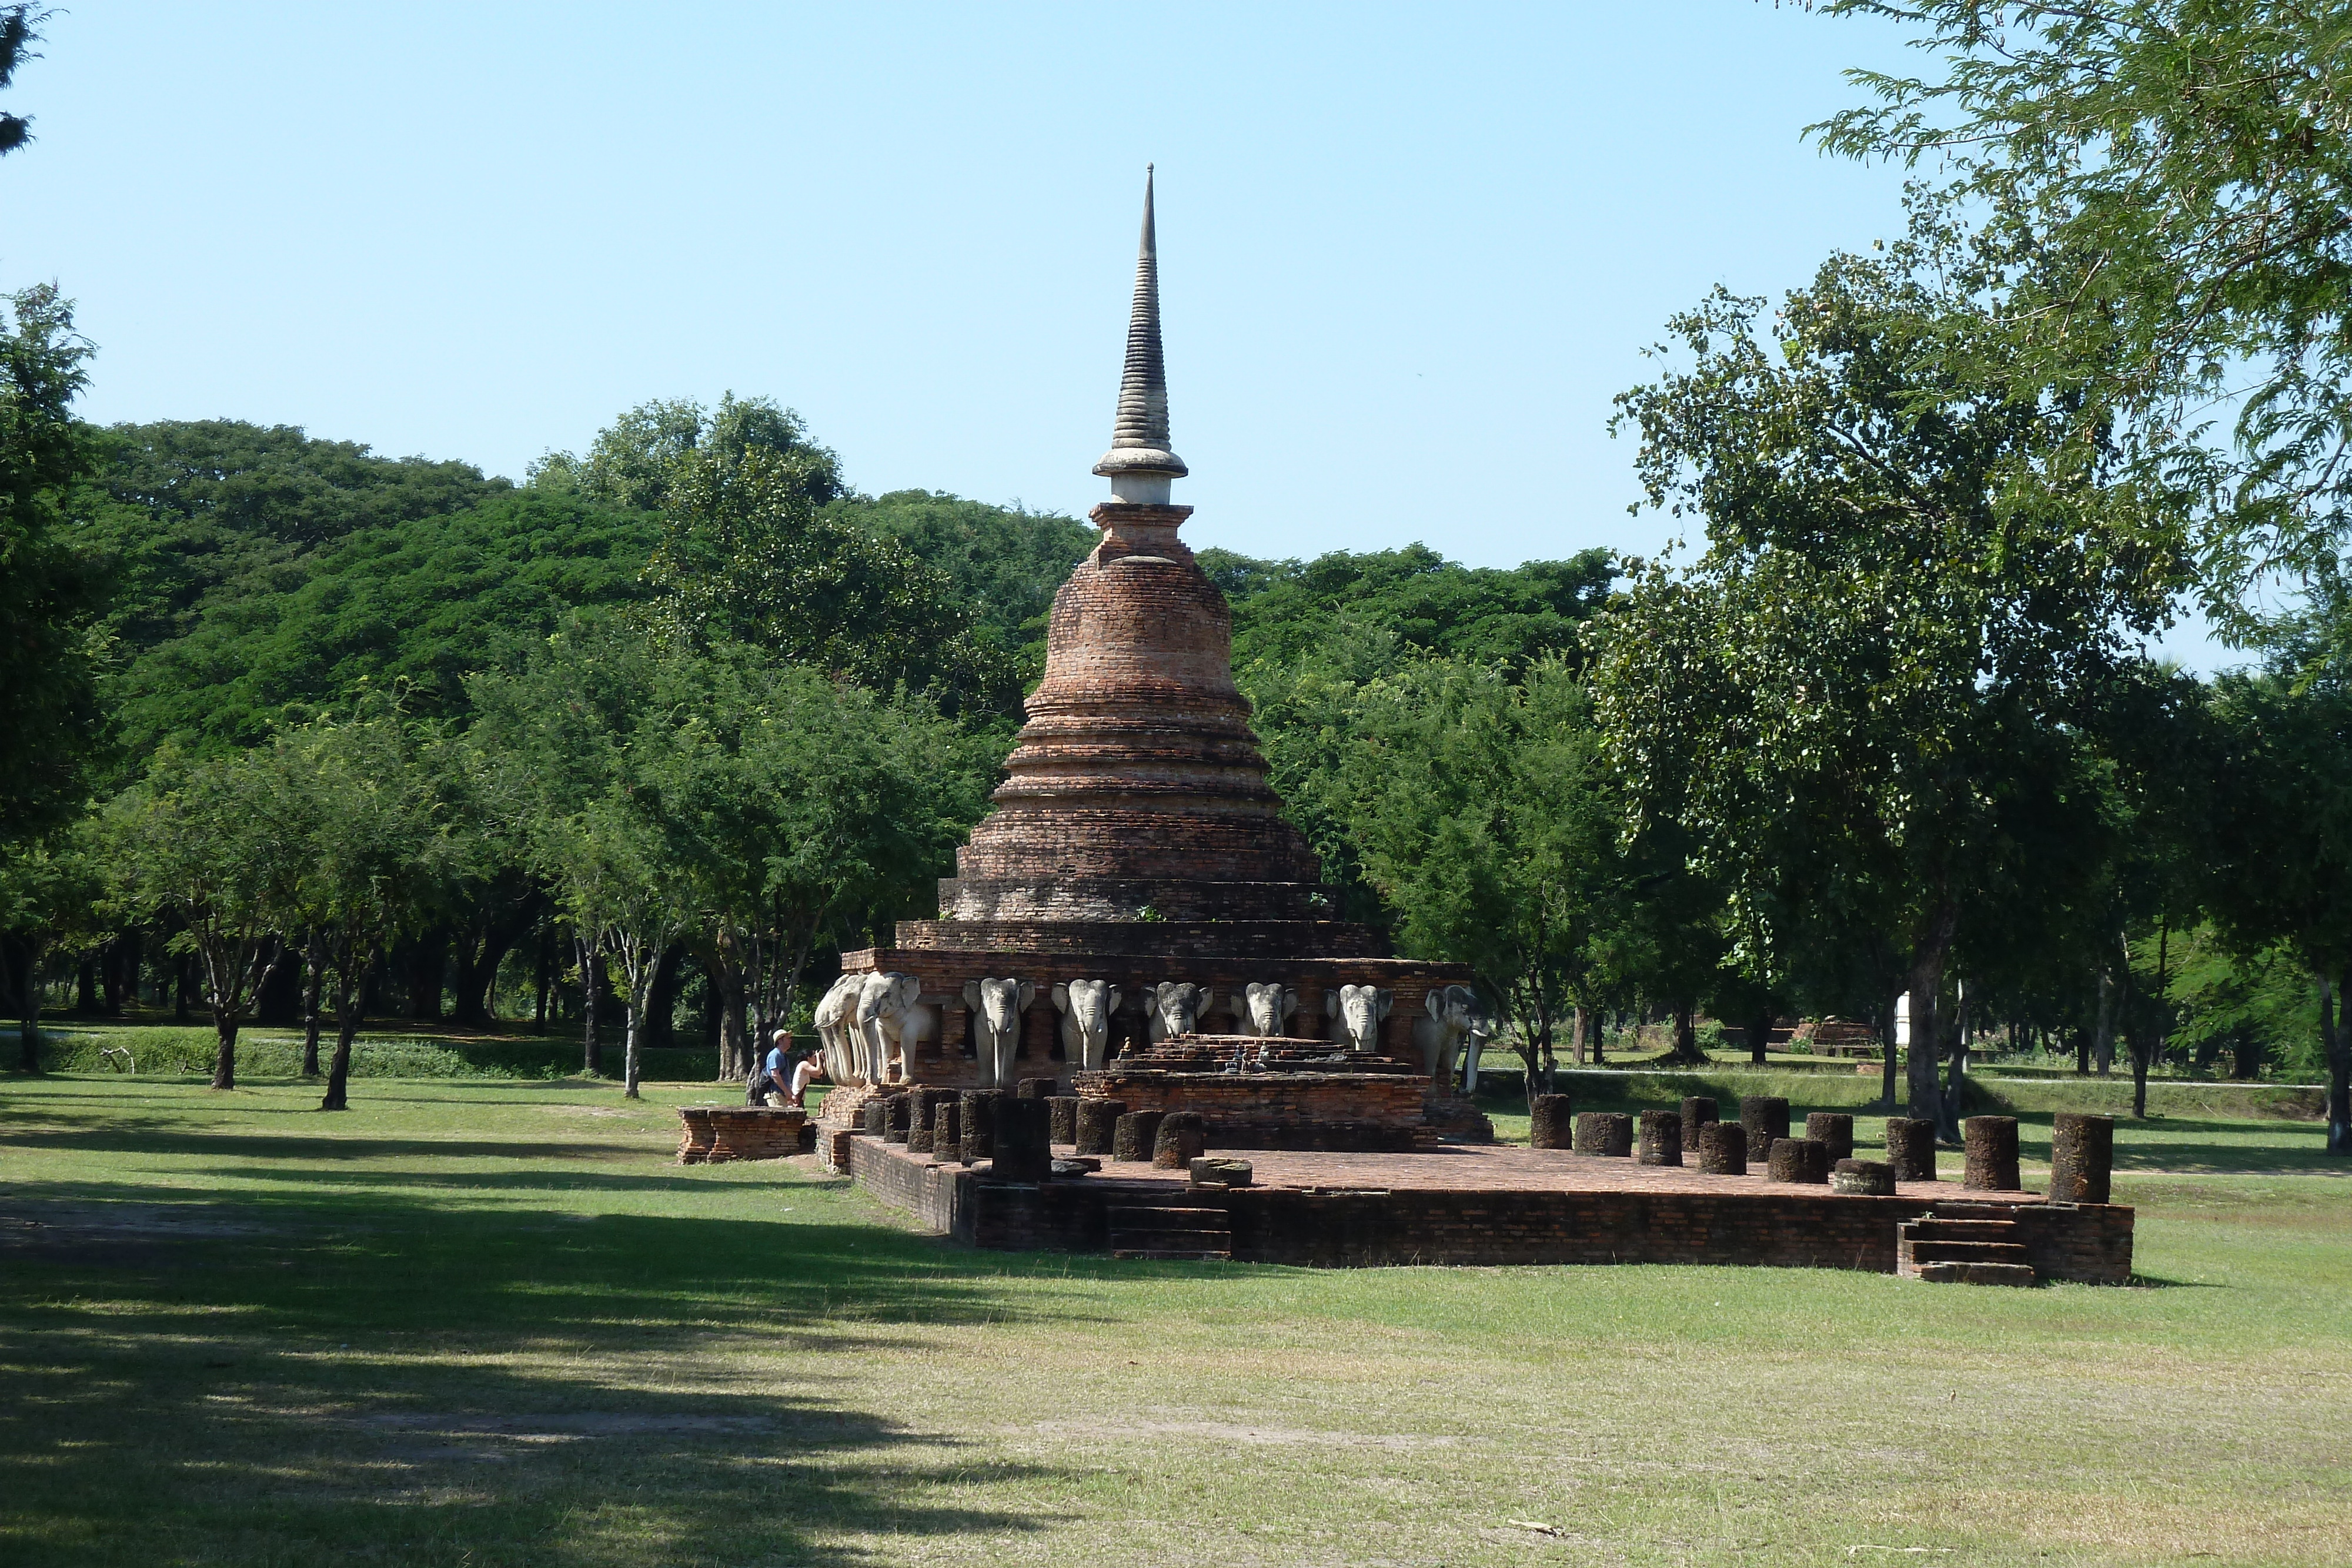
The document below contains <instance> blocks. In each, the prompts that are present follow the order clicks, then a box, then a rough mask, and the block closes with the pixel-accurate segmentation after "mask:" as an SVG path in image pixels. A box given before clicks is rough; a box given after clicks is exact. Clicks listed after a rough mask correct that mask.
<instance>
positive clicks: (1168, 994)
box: [1143, 980, 1217, 1041]
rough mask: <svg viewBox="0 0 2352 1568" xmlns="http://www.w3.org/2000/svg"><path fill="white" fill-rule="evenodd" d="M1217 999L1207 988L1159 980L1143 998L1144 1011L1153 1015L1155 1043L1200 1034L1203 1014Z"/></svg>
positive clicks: (1152, 1034) (1181, 982) (1152, 1030)
mask: <svg viewBox="0 0 2352 1568" xmlns="http://www.w3.org/2000/svg"><path fill="white" fill-rule="evenodd" d="M1216 999H1217V998H1216V995H1215V993H1214V992H1213V991H1211V990H1210V989H1209V988H1207V987H1206V986H1196V985H1193V984H1192V982H1191V981H1189V980H1162V981H1160V984H1159V985H1157V986H1155V987H1153V988H1151V989H1150V991H1149V992H1147V993H1145V995H1144V998H1143V1008H1144V1010H1145V1011H1146V1012H1148V1013H1150V1015H1151V1038H1152V1040H1155V1041H1158V1040H1166V1039H1167V1038H1168V1037H1169V1036H1170V1035H1174V1034H1198V1033H1200V1031H1201V1015H1202V1014H1203V1013H1205V1012H1207V1011H1208V1010H1209V1009H1210V1007H1211V1005H1212V1004H1213V1003H1214V1002H1215V1001H1216Z"/></svg>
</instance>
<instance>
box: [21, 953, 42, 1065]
mask: <svg viewBox="0 0 2352 1568" xmlns="http://www.w3.org/2000/svg"><path fill="white" fill-rule="evenodd" d="M19 946H20V950H21V951H22V952H23V954H24V956H25V971H24V973H25V978H24V985H23V988H22V989H21V990H20V991H19V992H18V998H19V999H18V1002H17V1011H16V1065H17V1067H18V1068H19V1069H20V1070H21V1071H26V1072H38V1071H40V1070H41V946H42V944H41V939H40V937H39V936H26V938H25V940H24V941H23V943H21V944H20V945H19Z"/></svg>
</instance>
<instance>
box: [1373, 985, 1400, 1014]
mask: <svg viewBox="0 0 2352 1568" xmlns="http://www.w3.org/2000/svg"><path fill="white" fill-rule="evenodd" d="M1367 989H1369V988H1367ZM1395 1006H1396V993H1395V992H1394V991H1391V990H1381V991H1375V992H1373V995H1372V1007H1373V1012H1374V1016H1375V1017H1379V1018H1386V1017H1388V1016H1389V1009H1391V1008H1393V1007H1395Z"/></svg>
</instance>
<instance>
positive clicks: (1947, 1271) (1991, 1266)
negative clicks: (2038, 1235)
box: [1909, 1263, 2036, 1285]
mask: <svg viewBox="0 0 2352 1568" xmlns="http://www.w3.org/2000/svg"><path fill="white" fill-rule="evenodd" d="M1909 1277H1910V1278H1912V1279H1915V1280H1926V1281H1929V1282H1930V1283H1933V1284H1938V1285H2031V1284H2034V1283H2036V1279H2035V1275H2034V1272H2033V1270H2032V1268H2031V1267H2029V1266H2028V1265H2026V1264H2023V1263H1922V1264H1920V1265H1919V1266H1918V1270H1917V1271H1916V1273H1914V1274H1912V1275H1911V1276H1909Z"/></svg>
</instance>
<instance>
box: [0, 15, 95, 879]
mask: <svg viewBox="0 0 2352 1568" xmlns="http://www.w3.org/2000/svg"><path fill="white" fill-rule="evenodd" d="M24 16H25V13H24V12H23V10H22V8H21V7H20V8H19V9H18V11H17V12H16V13H15V14H14V15H13V16H12V15H11V14H9V13H5V12H0V44H5V29H6V27H7V26H10V25H12V23H15V22H21V21H22V20H23V18H24ZM89 352H90V349H89V343H88V342H87V341H85V340H83V339H82V338H80V337H79V336H78V335H77V334H76V333H75V331H74V329H73V307H72V305H71V304H70V303H69V302H68V301H67V300H64V299H61V298H58V293H57V290H56V289H54V288H51V287H46V286H45V287H36V288H27V289H23V290H20V291H19V292H17V293H16V294H15V295H12V296H10V297H9V298H8V299H7V301H6V304H5V307H0V843H5V842H7V841H10V840H12V839H16V838H20V837H24V836H27V835H30V834H35V833H38V832H40V831H44V830H45V829H47V828H48V827H51V826H53V825H55V824H56V823H58V822H59V821H63V820H65V819H66V818H67V817H68V816H69V815H71V814H72V813H73V812H74V811H75V810H79V807H80V805H81V802H82V797H83V791H84V789H85V784H84V768H85V765H86V763H87V760H88V758H89V755H90V753H91V751H92V749H93V748H94V747H95V746H96V744H97V741H98V737H99V734H100V707H99V702H98V686H97V660H96V657H95V655H94V652H93V649H92V646H91V642H92V637H91V632H92V628H93V624H94V622H95V618H96V616H97V613H98V612H99V609H100V604H101V601H102V594H101V591H100V580H99V577H98V574H97V572H96V571H95V570H93V568H92V565H91V563H90V562H89V560H88V559H85V558H84V557H83V556H82V555H81V554H80V552H79V551H77V550H76V549H74V548H73V546H72V543H71V541H70V539H69V538H68V536H67V531H66V528H65V526H64V525H65V520H66V513H67V507H68V500H69V497H70V496H71V494H72V492H73V490H74V488H75V487H76V486H78V485H79V484H80V483H81V482H82V481H83V479H84V478H85V477H86V476H87V475H88V474H89V467H90V447H89V439H88V435H87V434H86V432H85V429H84V427H83V426H82V425H81V423H79V421H77V420H76V419H75V418H74V416H73V412H72V405H73V400H74V397H75V395H76V394H77V393H79V392H80V391H81V387H82V383H83V382H84V380H85V378H86V375H87V371H85V369H84V366H85V363H86V361H88V359H89Z"/></svg>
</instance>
